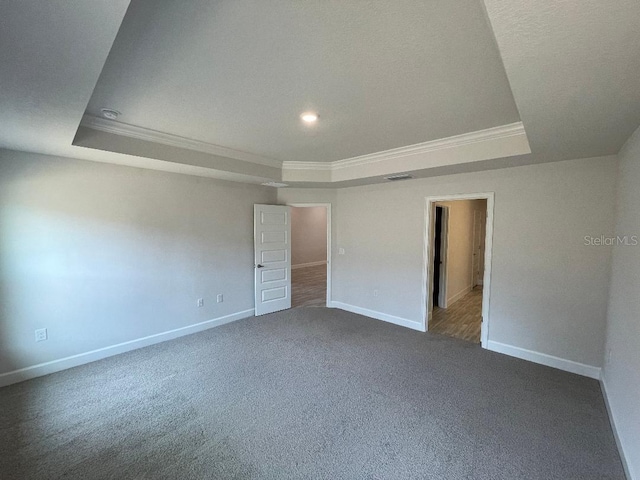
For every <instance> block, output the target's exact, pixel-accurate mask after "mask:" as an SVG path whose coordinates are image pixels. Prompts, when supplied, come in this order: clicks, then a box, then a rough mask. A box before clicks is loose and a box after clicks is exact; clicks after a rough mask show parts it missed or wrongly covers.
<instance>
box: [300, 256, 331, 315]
mask: <svg viewBox="0 0 640 480" xmlns="http://www.w3.org/2000/svg"><path fill="white" fill-rule="evenodd" d="M291 293H292V295H291V307H292V308H295V307H324V306H326V305H327V266H326V265H314V266H312V267H302V268H295V269H292V270H291Z"/></svg>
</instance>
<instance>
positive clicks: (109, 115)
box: [100, 108, 120, 120]
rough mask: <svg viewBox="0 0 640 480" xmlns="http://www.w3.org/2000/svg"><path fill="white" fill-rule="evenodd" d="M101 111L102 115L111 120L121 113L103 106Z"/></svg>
mask: <svg viewBox="0 0 640 480" xmlns="http://www.w3.org/2000/svg"><path fill="white" fill-rule="evenodd" d="M100 112H102V116H103V117H104V118H107V119H109V120H115V119H117V118H118V115H120V112H119V111H117V110H113V109H111V108H103V109H101V110H100Z"/></svg>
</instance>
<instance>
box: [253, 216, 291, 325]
mask: <svg viewBox="0 0 640 480" xmlns="http://www.w3.org/2000/svg"><path fill="white" fill-rule="evenodd" d="M253 225H254V227H253V238H254V250H255V253H254V272H255V292H256V315H264V314H265V313H271V312H277V311H278V310H285V309H287V308H291V207H286V206H282V205H254V206H253Z"/></svg>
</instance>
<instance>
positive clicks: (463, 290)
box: [447, 285, 473, 307]
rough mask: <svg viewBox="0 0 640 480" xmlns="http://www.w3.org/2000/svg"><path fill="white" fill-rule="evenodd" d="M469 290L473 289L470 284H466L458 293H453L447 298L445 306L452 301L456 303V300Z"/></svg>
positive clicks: (451, 303) (449, 304)
mask: <svg viewBox="0 0 640 480" xmlns="http://www.w3.org/2000/svg"><path fill="white" fill-rule="evenodd" d="M471 290H473V287H472V286H470V285H469V286H468V287H465V288H463V289H462V290H460V291H459V292H458V293H456V294H455V295H453V296H452V297H451V298H449V299H448V300H447V306H449V307H450V306H451V305H453V304H454V303H456V302H457V301H458V300H460V299H461V298H462V297H464V296H465V295H466V294H467V293H469V292H470V291H471Z"/></svg>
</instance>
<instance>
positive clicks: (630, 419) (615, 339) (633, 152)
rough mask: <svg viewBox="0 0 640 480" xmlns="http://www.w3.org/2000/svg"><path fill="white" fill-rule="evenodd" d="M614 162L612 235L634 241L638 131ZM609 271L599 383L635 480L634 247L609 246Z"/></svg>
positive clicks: (637, 358)
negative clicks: (616, 164) (615, 184)
mask: <svg viewBox="0 0 640 480" xmlns="http://www.w3.org/2000/svg"><path fill="white" fill-rule="evenodd" d="M619 158H620V167H619V172H618V196H617V204H616V228H615V235H616V236H624V235H637V236H638V238H639V239H640V189H639V188H638V186H639V185H640V129H638V130H637V131H636V132H635V134H634V135H633V136H632V137H631V138H630V139H629V140H628V141H627V143H626V145H625V147H624V148H623V149H622V150H621V152H620V154H619ZM611 271H612V276H611V291H610V294H609V311H608V315H607V342H606V353H605V367H604V372H603V383H604V385H605V392H606V395H607V398H608V402H609V407H610V413H611V416H612V418H613V420H614V422H615V428H616V430H617V433H618V440H619V442H620V447H621V448H620V449H621V451H622V453H623V455H624V457H625V458H626V464H627V467H628V476H629V478H630V479H640V246H638V245H626V246H625V245H618V246H616V247H614V249H613V265H612V270H611ZM609 352H611V357H610V360H608V361H607V358H608V357H609Z"/></svg>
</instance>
